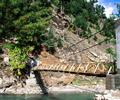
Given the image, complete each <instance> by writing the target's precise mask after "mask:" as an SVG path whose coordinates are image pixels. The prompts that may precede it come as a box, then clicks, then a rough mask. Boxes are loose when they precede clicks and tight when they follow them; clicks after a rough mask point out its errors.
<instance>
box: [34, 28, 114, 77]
mask: <svg viewBox="0 0 120 100" xmlns="http://www.w3.org/2000/svg"><path fill="white" fill-rule="evenodd" d="M100 32H101V30H100V31H99V32H96V33H94V34H92V35H91V36H89V37H87V38H85V39H83V40H81V41H78V42H77V43H75V44H72V45H71V46H69V47H67V48H64V50H62V53H61V54H60V55H62V58H64V59H66V57H68V55H75V54H77V53H83V52H84V51H86V50H89V49H91V48H94V47H95V46H97V45H99V44H101V43H104V42H105V41H106V40H105V39H104V40H102V41H101V42H99V43H96V44H93V45H92V46H89V47H87V48H83V49H82V50H79V49H78V48H77V45H78V44H80V43H81V42H83V41H85V40H87V39H89V38H91V37H93V36H95V35H96V34H99V33H100ZM71 47H75V48H77V49H78V50H72V53H69V54H68V55H67V54H66V53H65V50H69V51H70V50H71ZM44 60H46V62H47V63H44V61H43V62H42V61H41V64H40V65H39V66H37V67H35V68H33V70H39V71H52V72H63V73H73V74H84V75H95V76H103V75H107V74H110V73H114V66H109V63H107V62H93V61H91V62H84V63H83V62H81V63H64V62H61V61H59V60H58V61H56V62H53V61H52V59H51V58H50V59H44ZM49 60H50V61H49ZM52 62H53V63H52Z"/></svg>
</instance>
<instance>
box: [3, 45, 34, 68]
mask: <svg viewBox="0 0 120 100" xmlns="http://www.w3.org/2000/svg"><path fill="white" fill-rule="evenodd" d="M3 48H5V49H7V50H8V56H9V59H10V62H9V64H10V66H11V69H12V70H14V69H22V68H25V66H26V62H27V60H28V55H27V54H28V52H30V51H32V50H33V49H34V48H33V47H24V48H20V47H18V46H16V45H14V44H5V45H4V46H3Z"/></svg>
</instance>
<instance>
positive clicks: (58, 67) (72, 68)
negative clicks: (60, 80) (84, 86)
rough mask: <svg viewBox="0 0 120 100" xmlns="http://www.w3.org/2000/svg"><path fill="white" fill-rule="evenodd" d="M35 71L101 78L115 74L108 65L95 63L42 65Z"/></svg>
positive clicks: (35, 68)
mask: <svg viewBox="0 0 120 100" xmlns="http://www.w3.org/2000/svg"><path fill="white" fill-rule="evenodd" d="M33 70H39V71H52V72H64V73H73V74H85V75H101V76H103V75H107V74H109V73H113V67H108V64H106V63H95V62H91V63H80V64H65V63H56V64H41V65H40V66H37V67H34V68H33Z"/></svg>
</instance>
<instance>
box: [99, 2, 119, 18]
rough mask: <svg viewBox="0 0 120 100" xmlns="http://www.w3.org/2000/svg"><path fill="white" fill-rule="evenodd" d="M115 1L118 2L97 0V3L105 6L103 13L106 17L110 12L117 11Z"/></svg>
mask: <svg viewBox="0 0 120 100" xmlns="http://www.w3.org/2000/svg"><path fill="white" fill-rule="evenodd" d="M117 3H120V0H98V4H100V5H102V6H104V7H105V14H106V16H107V17H110V15H111V14H112V13H113V14H115V13H117V9H116V4H117Z"/></svg>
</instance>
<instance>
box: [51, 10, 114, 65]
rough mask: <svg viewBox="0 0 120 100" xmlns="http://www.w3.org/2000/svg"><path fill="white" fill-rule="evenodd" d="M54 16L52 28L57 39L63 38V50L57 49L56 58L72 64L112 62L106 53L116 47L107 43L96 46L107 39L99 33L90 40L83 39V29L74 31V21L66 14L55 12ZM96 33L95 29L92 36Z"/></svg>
mask: <svg viewBox="0 0 120 100" xmlns="http://www.w3.org/2000/svg"><path fill="white" fill-rule="evenodd" d="M53 15H54V18H53V20H52V28H53V30H54V31H53V32H54V35H55V36H56V37H57V38H61V40H62V43H63V48H56V53H55V56H57V57H59V58H61V59H63V60H64V61H65V62H68V61H69V62H70V63H73V62H74V63H81V62H86V61H87V62H89V61H93V62H110V61H112V58H111V56H110V55H109V54H107V53H106V49H107V48H113V49H115V47H114V46H113V45H111V44H106V43H105V42H103V43H102V44H99V45H96V44H98V43H99V42H101V41H103V40H104V39H105V37H104V36H102V35H101V34H100V33H98V34H96V35H95V36H91V37H90V38H89V39H84V38H81V37H80V35H79V34H81V32H82V31H81V29H77V30H74V28H71V23H72V19H71V18H70V17H69V16H67V15H65V14H64V13H55V11H54V12H53ZM95 33H96V30H94V29H93V33H92V34H95ZM94 38H96V39H97V40H95V39H94ZM80 41H81V42H80ZM94 45H95V46H94ZM92 46H93V47H92ZM91 47H92V48H91ZM87 48H89V49H87Z"/></svg>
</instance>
